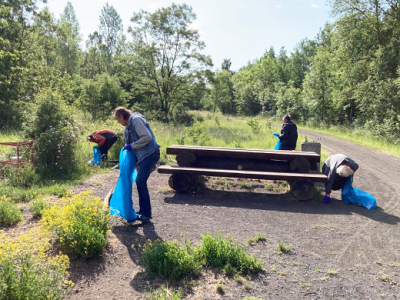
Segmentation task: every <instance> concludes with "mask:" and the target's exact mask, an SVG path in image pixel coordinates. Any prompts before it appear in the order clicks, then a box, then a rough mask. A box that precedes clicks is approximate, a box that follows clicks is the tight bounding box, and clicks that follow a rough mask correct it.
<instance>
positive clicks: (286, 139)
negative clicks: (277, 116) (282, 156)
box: [278, 115, 298, 150]
mask: <svg viewBox="0 0 400 300" xmlns="http://www.w3.org/2000/svg"><path fill="white" fill-rule="evenodd" d="M282 121H283V125H282V129H281V134H280V135H279V136H278V138H279V140H280V142H281V143H280V146H279V150H295V149H296V143H297V137H298V134H297V126H296V124H294V123H293V122H292V119H291V117H290V115H286V116H284V117H283V119H282Z"/></svg>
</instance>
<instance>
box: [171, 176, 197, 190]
mask: <svg viewBox="0 0 400 300" xmlns="http://www.w3.org/2000/svg"><path fill="white" fill-rule="evenodd" d="M192 184H193V179H192V176H190V175H189V174H186V173H175V174H172V175H171V176H170V177H169V180H168V185H169V186H170V188H171V189H174V190H175V191H177V192H184V191H186V190H188V189H189V188H190V187H191V186H192Z"/></svg>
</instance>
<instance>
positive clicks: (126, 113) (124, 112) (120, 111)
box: [113, 106, 132, 120]
mask: <svg viewBox="0 0 400 300" xmlns="http://www.w3.org/2000/svg"><path fill="white" fill-rule="evenodd" d="M131 114H132V112H131V111H130V110H129V109H127V108H125V107H123V106H118V107H117V108H116V109H114V111H113V116H114V117H117V116H122V118H124V120H128V119H129V117H130V116H131Z"/></svg>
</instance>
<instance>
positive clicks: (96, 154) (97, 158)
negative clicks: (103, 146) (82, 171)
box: [88, 146, 101, 166]
mask: <svg viewBox="0 0 400 300" xmlns="http://www.w3.org/2000/svg"><path fill="white" fill-rule="evenodd" d="M100 162H101V152H100V147H99V146H94V147H93V158H91V159H90V160H89V161H88V165H89V166H95V165H96V166H100Z"/></svg>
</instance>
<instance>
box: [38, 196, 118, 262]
mask: <svg viewBox="0 0 400 300" xmlns="http://www.w3.org/2000/svg"><path fill="white" fill-rule="evenodd" d="M42 220H43V225H44V227H45V228H46V229H48V230H49V231H50V232H52V233H53V234H54V235H55V236H56V241H57V243H58V244H59V246H60V247H62V248H64V249H65V250H67V251H68V252H71V253H72V254H73V255H76V256H78V257H83V258H89V257H97V256H100V255H101V254H102V253H103V250H104V247H105V246H106V245H107V239H106V236H107V231H108V230H109V228H110V220H111V216H110V214H109V213H108V211H105V210H103V202H102V201H101V200H100V198H98V197H95V196H93V195H91V194H90V192H82V193H80V194H77V195H74V196H69V195H67V196H65V197H63V198H61V201H60V203H58V204H56V205H53V206H52V207H51V208H50V209H48V210H46V211H45V212H44V214H43V218H42Z"/></svg>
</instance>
